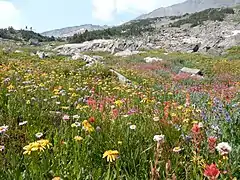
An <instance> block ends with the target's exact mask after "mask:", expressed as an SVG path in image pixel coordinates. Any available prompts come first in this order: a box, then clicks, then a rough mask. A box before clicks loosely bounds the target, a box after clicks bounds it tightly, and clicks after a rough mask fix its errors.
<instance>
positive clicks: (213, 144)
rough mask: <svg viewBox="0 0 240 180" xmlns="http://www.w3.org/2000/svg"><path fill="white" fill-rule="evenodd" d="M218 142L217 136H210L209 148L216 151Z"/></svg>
mask: <svg viewBox="0 0 240 180" xmlns="http://www.w3.org/2000/svg"><path fill="white" fill-rule="evenodd" d="M216 142H217V138H216V137H213V136H211V137H209V138H208V149H209V151H210V152H212V153H213V152H214V151H215V147H216Z"/></svg>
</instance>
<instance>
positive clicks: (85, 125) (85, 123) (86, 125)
mask: <svg viewBox="0 0 240 180" xmlns="http://www.w3.org/2000/svg"><path fill="white" fill-rule="evenodd" d="M82 125H83V128H84V129H85V131H87V132H89V133H90V132H93V131H94V128H93V127H92V125H91V124H90V123H89V122H88V121H87V120H84V121H83V122H82Z"/></svg>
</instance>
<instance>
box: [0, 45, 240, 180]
mask: <svg viewBox="0 0 240 180" xmlns="http://www.w3.org/2000/svg"><path fill="white" fill-rule="evenodd" d="M150 54H151V55H153V56H160V57H162V58H163V61H162V62H157V63H145V62H143V61H142V60H141V58H142V57H141V56H147V55H150ZM147 55H141V56H140V55H136V56H133V57H131V58H116V57H112V56H111V55H104V59H105V63H104V65H103V64H100V63H99V64H98V63H97V64H95V65H93V66H91V67H87V66H85V63H84V62H83V61H80V60H76V61H73V60H68V59H67V58H64V57H62V58H61V57H52V58H47V59H44V60H41V59H38V58H37V57H32V56H29V55H27V53H26V54H21V55H19V54H16V53H10V54H5V53H2V52H0V82H1V84H0V178H1V179H6V180H8V179H9V180H13V179H19V180H21V179H26V180H30V179H54V180H59V179H63V180H65V179H66V180H77V179H78V180H95V179H96V180H97V179H100V180H102V179H106V180H112V179H119V180H123V179H126V180H145V179H146V180H147V179H150V180H162V179H166V180H181V179H182V180H185V179H187V180H204V179H210V180H216V179H223V180H227V179H231V180H237V179H239V178H240V128H239V127H240V96H239V90H240V81H239V80H240V79H239V78H240V70H239V69H240V63H239V60H228V59H227V57H226V58H224V59H223V58H222V59H211V58H210V59H209V57H206V56H202V55H191V54H174V53H173V54H169V55H164V54H163V52H162V51H160V50H159V51H154V52H153V51H152V52H148V54H147ZM182 66H190V67H191V66H192V67H193V66H194V67H197V68H200V69H202V70H203V72H204V78H203V79H199V78H196V77H191V76H188V75H185V74H178V70H179V69H180V68H181V67H182ZM111 68H114V69H115V70H116V71H118V72H119V73H121V74H123V75H124V76H126V77H127V78H128V79H130V80H131V83H126V84H123V83H121V82H119V80H118V77H117V76H116V75H115V74H114V73H113V72H111V71H110V69H111Z"/></svg>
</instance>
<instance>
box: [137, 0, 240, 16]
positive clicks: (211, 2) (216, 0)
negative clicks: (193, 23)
mask: <svg viewBox="0 0 240 180" xmlns="http://www.w3.org/2000/svg"><path fill="white" fill-rule="evenodd" d="M237 4H240V0H187V1H185V2H183V3H179V4H175V5H172V6H169V7H165V8H164V7H161V8H158V9H156V10H154V11H152V12H150V13H148V14H143V15H141V16H139V17H138V18H137V19H148V18H155V17H165V16H179V15H183V14H185V13H194V12H199V11H203V10H205V9H209V8H220V7H229V6H234V5H237Z"/></svg>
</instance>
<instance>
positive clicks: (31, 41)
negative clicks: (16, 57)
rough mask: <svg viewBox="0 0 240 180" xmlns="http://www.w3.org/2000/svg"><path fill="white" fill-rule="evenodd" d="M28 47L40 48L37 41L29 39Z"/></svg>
mask: <svg viewBox="0 0 240 180" xmlns="http://www.w3.org/2000/svg"><path fill="white" fill-rule="evenodd" d="M28 42H29V45H33V46H40V43H39V41H38V39H29V41H28Z"/></svg>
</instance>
